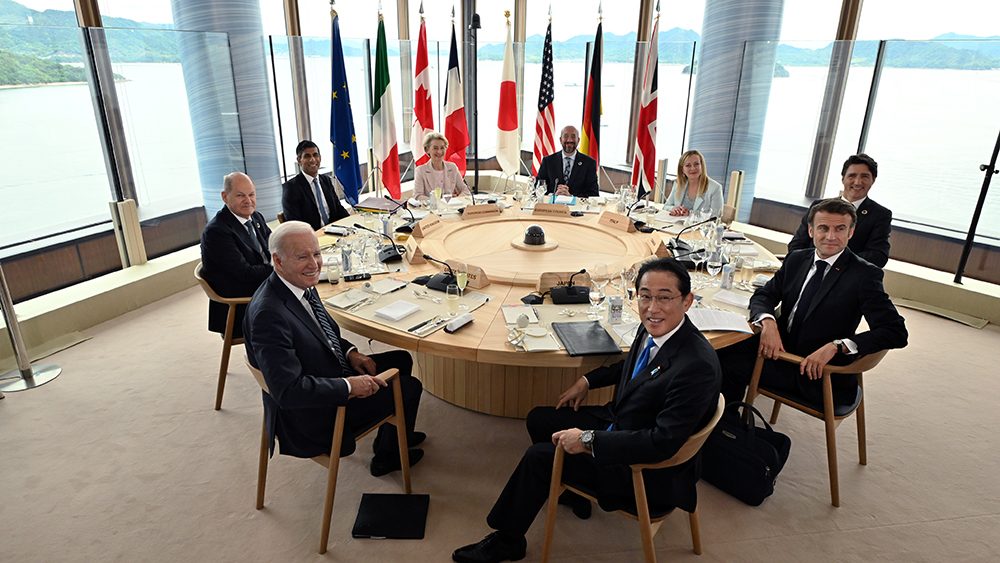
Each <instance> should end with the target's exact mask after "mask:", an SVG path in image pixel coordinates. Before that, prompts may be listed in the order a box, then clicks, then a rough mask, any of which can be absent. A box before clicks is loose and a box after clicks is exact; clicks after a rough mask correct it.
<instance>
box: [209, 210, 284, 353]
mask: <svg viewBox="0 0 1000 563" xmlns="http://www.w3.org/2000/svg"><path fill="white" fill-rule="evenodd" d="M251 219H252V220H253V222H254V227H255V228H256V229H257V232H259V233H260V236H261V238H263V239H264V240H263V241H259V242H260V243H261V247H262V249H263V252H264V253H267V252H268V250H267V239H268V237H270V236H271V229H269V228H268V226H267V223H266V222H264V216H263V215H261V214H260V213H258V212H256V211H254V213H253V215H251ZM201 269H202V276H203V277H204V278H205V281H207V282H208V285H210V286H212V289H214V290H215V292H216V293H218V294H219V295H221V296H222V297H250V296H251V295H253V293H254V292H255V291H257V288H258V287H260V284H261V282H263V281H264V280H266V279H267V276H269V275H271V271H272V268H271V264H270V262H265V261H264V255H263V254H261V253H260V252H257V249H256V248H254V245H253V240H252V239H251V238H250V233H248V232H247V230H246V228H245V227H244V226H243V223H241V222H240V220H239V219H237V218H236V216H235V215H233V213H232V212H230V211H229V209H227V208H225V207H223V208H222V209H220V210H219V212H218V213H216V214H215V217H213V218H212V220H211V221H209V222H208V224H207V225H205V231H204V232H203V233H202V234H201ZM245 310H246V306H245V305H239V306H238V307H237V308H236V325H235V326H234V327H233V334H234V335H235V336H236V337H239V336H241V335H242V334H243V313H244V311H245ZM228 314H229V306H228V305H223V304H222V303H216V302H215V301H209V302H208V330H211V331H213V332H218V333H220V334H224V333H225V332H226V316H227V315H228Z"/></svg>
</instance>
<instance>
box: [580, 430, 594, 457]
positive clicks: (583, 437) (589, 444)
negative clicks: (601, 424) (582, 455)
mask: <svg viewBox="0 0 1000 563" xmlns="http://www.w3.org/2000/svg"><path fill="white" fill-rule="evenodd" d="M580 443H581V444H583V447H584V448H586V449H587V451H588V452H592V451H594V431H593V430H584V431H583V434H580Z"/></svg>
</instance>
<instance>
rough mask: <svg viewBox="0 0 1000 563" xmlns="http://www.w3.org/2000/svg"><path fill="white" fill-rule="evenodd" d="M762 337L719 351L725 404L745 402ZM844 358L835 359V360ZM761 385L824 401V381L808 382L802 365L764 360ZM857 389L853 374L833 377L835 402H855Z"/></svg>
mask: <svg viewBox="0 0 1000 563" xmlns="http://www.w3.org/2000/svg"><path fill="white" fill-rule="evenodd" d="M759 347H760V335H759V334H756V335H754V336H752V337H750V338H747V339H746V340H743V341H741V342H737V343H736V344H733V345H732V346H727V347H725V348H722V349H721V350H718V354H719V364H721V366H722V394H723V395H724V396H725V397H726V403H731V402H733V401H742V400H743V398H744V397H745V396H746V390H747V386H748V385H750V379H751V378H752V377H753V367H754V364H755V363H756V362H757V349H758V348H759ZM838 358H843V356H837V357H835V358H834V361H836V360H837V359H838ZM760 384H761V385H762V386H764V387H767V388H769V389H774V390H783V391H791V392H793V393H798V394H799V395H801V396H803V397H805V398H806V399H808V400H810V401H815V402H818V403H822V402H823V380H822V379H809V378H808V377H806V376H805V375H802V374H800V373H799V365H798V364H793V363H791V362H785V361H781V360H764V367H763V368H762V369H761V373H760ZM857 390H858V380H857V377H856V376H855V375H851V374H834V376H833V402H834V403H836V404H838V405H844V404H846V405H849V404H851V403H853V402H854V398H855V396H856V394H857Z"/></svg>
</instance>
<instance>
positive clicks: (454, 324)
mask: <svg viewBox="0 0 1000 563" xmlns="http://www.w3.org/2000/svg"><path fill="white" fill-rule="evenodd" d="M470 322H472V313H466V314H464V315H459V316H458V317H456V318H455V320H453V321H451V322H450V323H448V326H446V327H444V330H445V332H455V331H456V330H458V329H460V328H462V327H463V326H465V324H466V323H470Z"/></svg>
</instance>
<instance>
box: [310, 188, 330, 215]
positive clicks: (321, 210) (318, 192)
mask: <svg viewBox="0 0 1000 563" xmlns="http://www.w3.org/2000/svg"><path fill="white" fill-rule="evenodd" d="M313 187H314V188H316V205H318V206H319V218H320V219H322V220H323V224H324V225H326V224H327V223H329V222H330V216H329V215H327V214H326V207H325V206H324V205H323V191H322V190H320V189H319V178H313Z"/></svg>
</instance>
